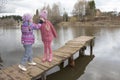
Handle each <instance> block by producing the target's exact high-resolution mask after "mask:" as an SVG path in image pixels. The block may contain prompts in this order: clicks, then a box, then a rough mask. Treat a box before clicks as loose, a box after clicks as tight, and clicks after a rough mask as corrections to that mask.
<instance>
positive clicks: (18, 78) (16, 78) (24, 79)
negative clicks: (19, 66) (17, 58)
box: [2, 66, 30, 80]
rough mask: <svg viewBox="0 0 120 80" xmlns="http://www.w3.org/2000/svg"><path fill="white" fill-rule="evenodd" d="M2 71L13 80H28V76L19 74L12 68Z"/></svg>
mask: <svg viewBox="0 0 120 80" xmlns="http://www.w3.org/2000/svg"><path fill="white" fill-rule="evenodd" d="M2 71H3V72H5V73H6V74H7V75H9V76H10V77H11V78H12V79H13V80H30V78H29V76H26V75H24V74H22V73H20V71H19V70H16V69H15V68H14V67H13V66H11V67H8V68H6V69H3V70H2Z"/></svg>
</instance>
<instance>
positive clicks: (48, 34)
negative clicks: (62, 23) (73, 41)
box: [40, 20, 57, 42]
mask: <svg viewBox="0 0 120 80" xmlns="http://www.w3.org/2000/svg"><path fill="white" fill-rule="evenodd" d="M46 24H48V25H49V27H50V29H49V30H47V29H46ZM40 30H41V37H42V41H43V42H45V41H48V42H49V41H52V40H53V38H55V37H57V33H56V31H55V29H54V27H53V25H52V23H51V22H50V21H48V20H46V22H44V23H43V24H42V25H41V28H40Z"/></svg>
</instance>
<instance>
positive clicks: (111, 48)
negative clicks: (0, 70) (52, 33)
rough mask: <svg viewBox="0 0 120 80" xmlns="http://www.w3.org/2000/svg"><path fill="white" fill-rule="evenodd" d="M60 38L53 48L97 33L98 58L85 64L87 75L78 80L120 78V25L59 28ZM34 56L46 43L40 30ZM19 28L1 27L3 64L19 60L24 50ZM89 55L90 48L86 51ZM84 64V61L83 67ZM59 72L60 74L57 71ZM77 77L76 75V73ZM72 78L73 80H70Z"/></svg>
mask: <svg viewBox="0 0 120 80" xmlns="http://www.w3.org/2000/svg"><path fill="white" fill-rule="evenodd" d="M56 30H57V33H58V37H57V39H55V40H54V41H53V43H52V46H53V49H57V48H59V47H61V46H63V45H64V44H65V43H66V42H67V41H68V40H71V39H73V38H75V37H78V36H81V35H87V36H91V35H94V36H96V39H95V46H94V55H95V58H94V59H93V60H92V61H91V62H90V63H89V65H86V69H85V71H84V74H83V75H82V76H81V75H78V77H77V78H78V79H77V80H119V78H120V77H119V76H120V68H119V67H120V45H119V44H120V36H119V34H120V28H90V27H89V28H83V27H71V26H69V27H62V26H61V27H56ZM34 33H35V38H36V41H35V44H34V45H33V51H34V56H37V55H42V53H43V44H42V41H41V35H40V32H39V31H35V32H34ZM20 37H21V31H20V29H0V54H1V58H2V61H3V64H4V66H5V67H6V66H10V65H12V64H16V63H19V61H20V59H21V57H22V55H23V52H24V49H23V46H22V45H21V40H20ZM86 54H89V50H88V49H87V50H86ZM78 64H79V63H78ZM80 67H82V64H81V66H80ZM58 74H59V73H58ZM73 75H74V76H75V74H73ZM67 80H70V79H67Z"/></svg>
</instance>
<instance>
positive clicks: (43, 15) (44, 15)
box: [40, 10, 47, 19]
mask: <svg viewBox="0 0 120 80" xmlns="http://www.w3.org/2000/svg"><path fill="white" fill-rule="evenodd" d="M40 17H42V18H44V19H47V10H42V11H41V13H40Z"/></svg>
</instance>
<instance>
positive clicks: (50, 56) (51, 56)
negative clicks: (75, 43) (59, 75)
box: [48, 54, 53, 62]
mask: <svg viewBox="0 0 120 80" xmlns="http://www.w3.org/2000/svg"><path fill="white" fill-rule="evenodd" d="M52 59H53V55H52V54H49V59H48V61H49V62H51V61H52Z"/></svg>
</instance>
